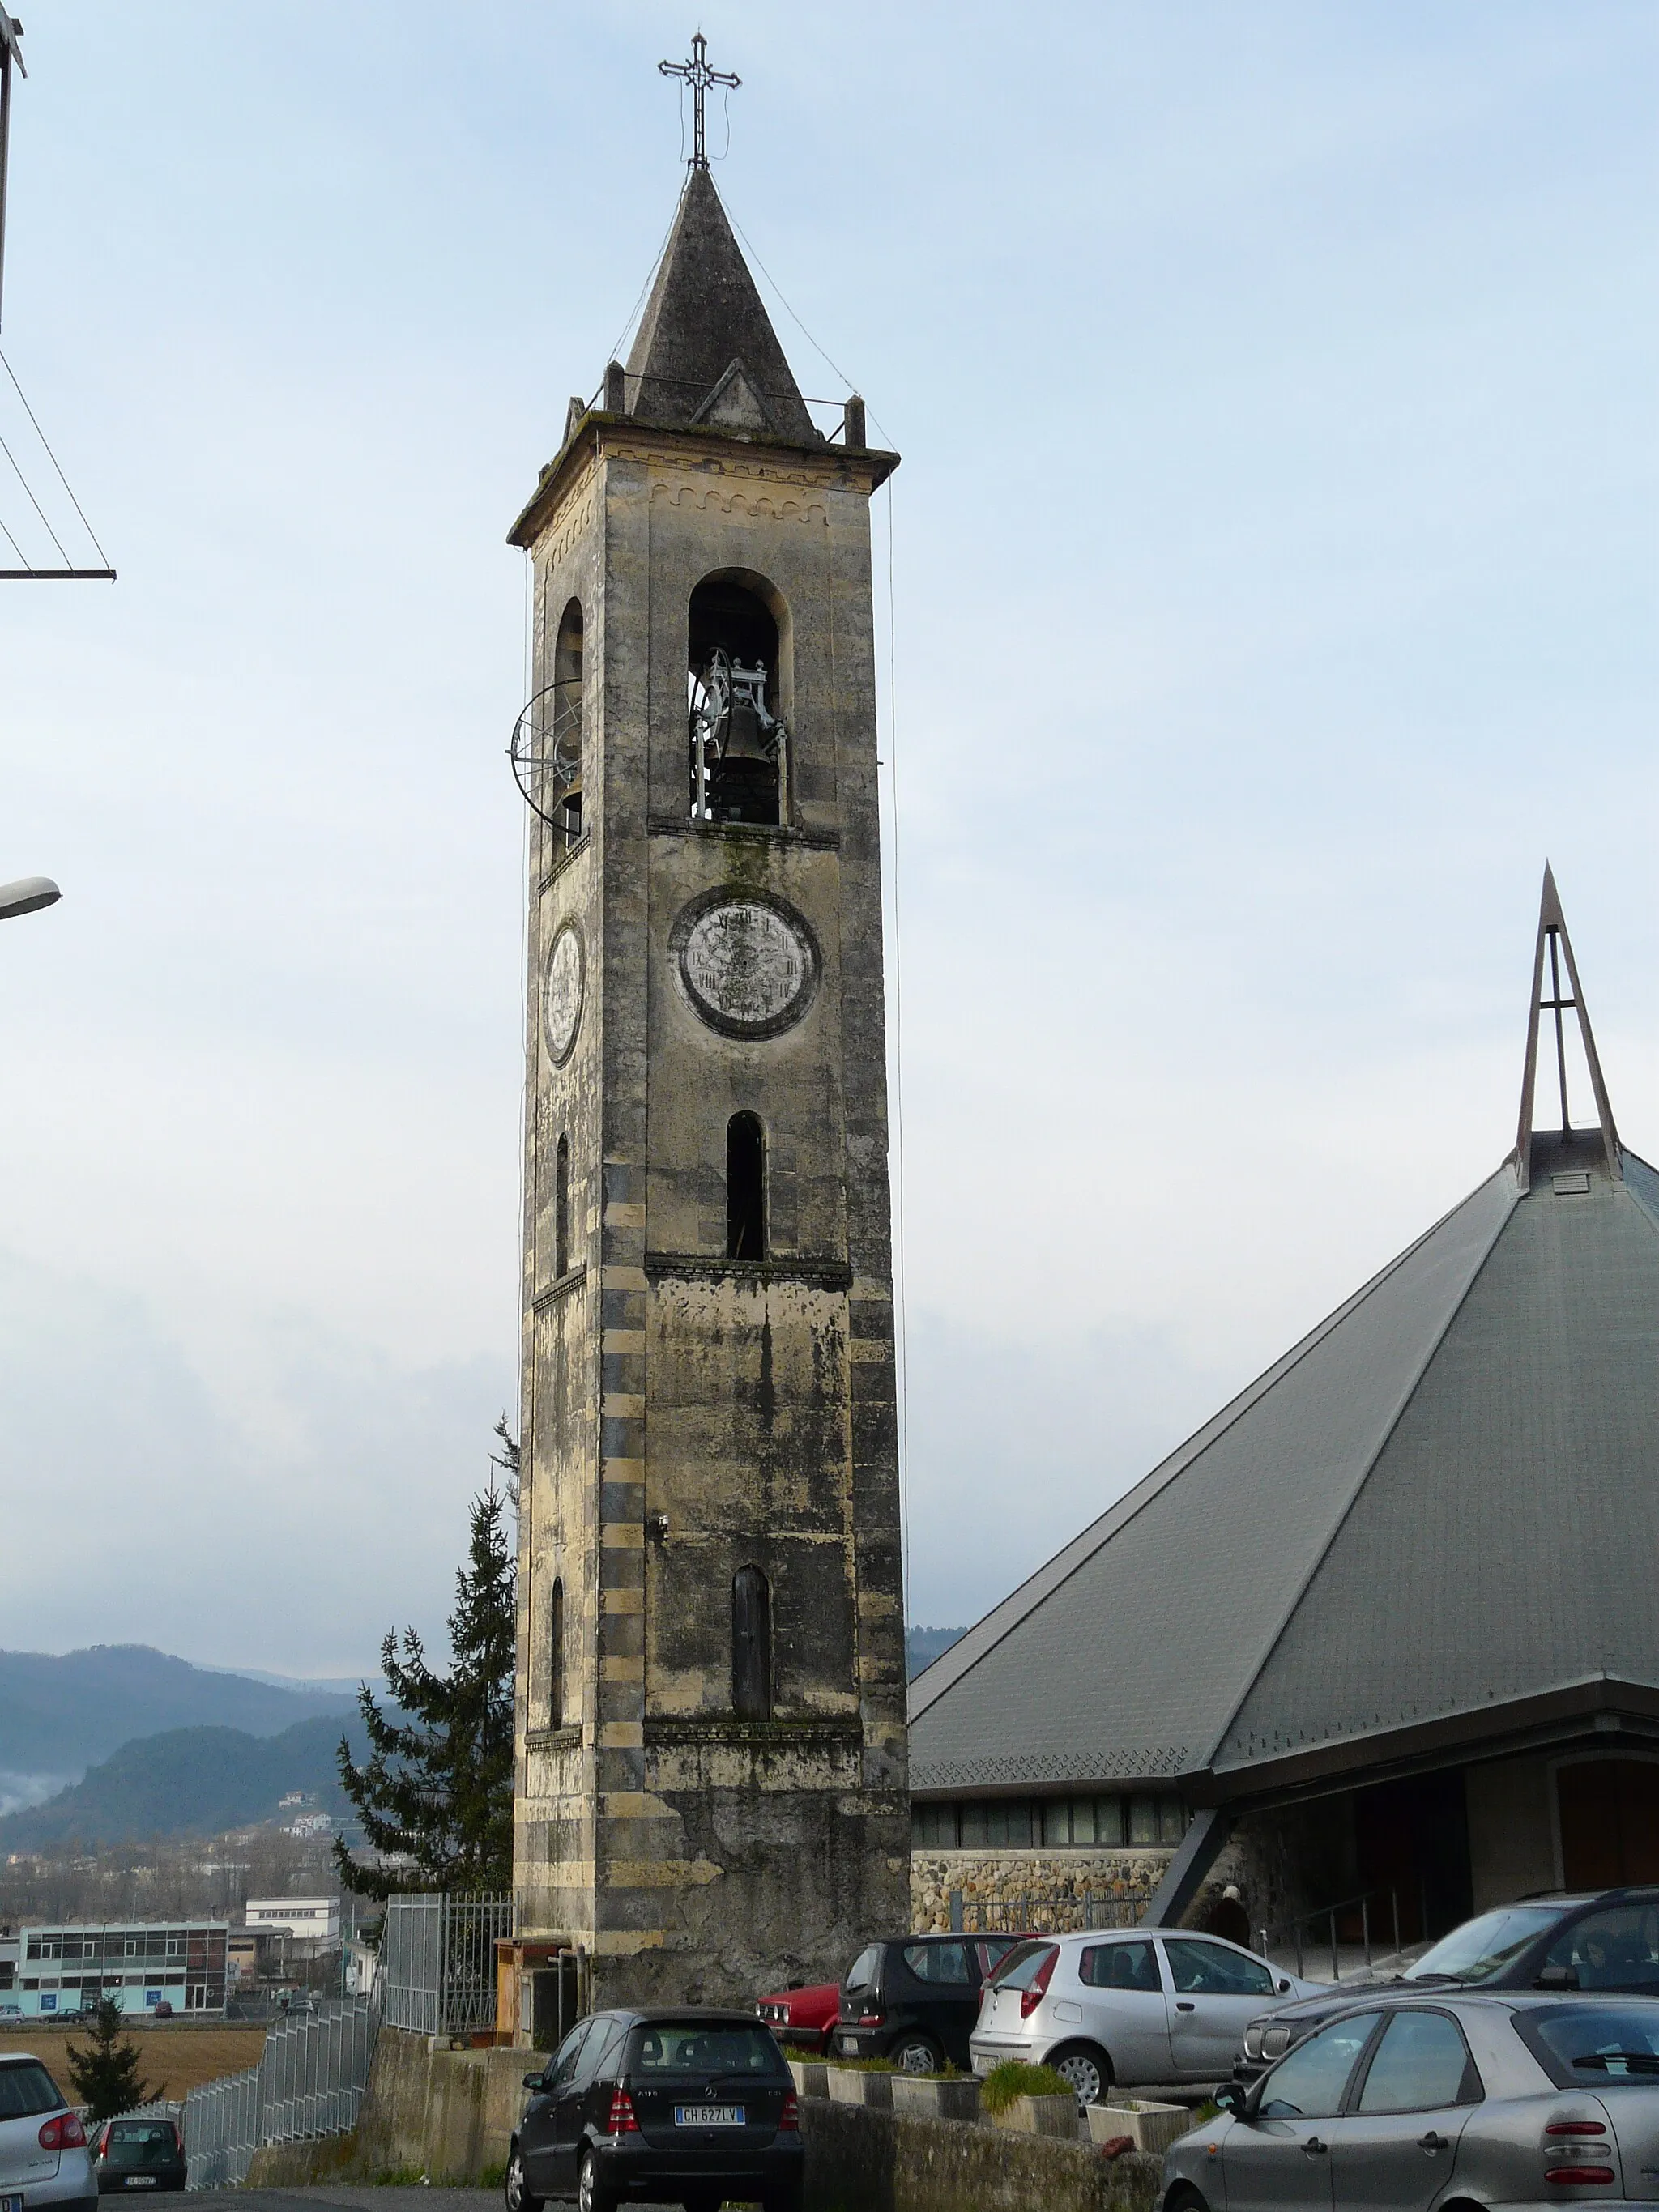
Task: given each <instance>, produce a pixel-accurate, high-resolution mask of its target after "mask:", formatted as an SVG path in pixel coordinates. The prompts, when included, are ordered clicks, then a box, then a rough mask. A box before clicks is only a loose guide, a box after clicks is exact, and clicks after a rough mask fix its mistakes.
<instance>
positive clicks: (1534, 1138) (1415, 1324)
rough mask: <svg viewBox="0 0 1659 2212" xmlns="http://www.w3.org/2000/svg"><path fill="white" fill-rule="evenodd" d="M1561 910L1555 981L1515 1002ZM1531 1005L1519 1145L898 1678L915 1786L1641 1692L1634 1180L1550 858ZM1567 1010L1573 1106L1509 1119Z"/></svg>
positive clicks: (1644, 1461)
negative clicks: (1586, 1087)
mask: <svg viewBox="0 0 1659 2212" xmlns="http://www.w3.org/2000/svg"><path fill="white" fill-rule="evenodd" d="M1557 936H1559V945H1560V949H1561V950H1562V951H1565V956H1566V958H1567V962H1568V967H1569V976H1570V981H1571V991H1572V996H1571V997H1566V996H1565V995H1564V993H1563V987H1562V984H1561V982H1560V981H1556V982H1555V985H1554V995H1553V998H1547V999H1544V1000H1542V1003H1541V1000H1540V982H1541V975H1542V959H1543V954H1544V950H1545V945H1546V939H1547V938H1549V939H1553V938H1554V937H1557ZM1549 949H1550V952H1551V957H1552V963H1553V962H1554V956H1555V952H1556V945H1555V943H1554V942H1553V941H1552V942H1551V944H1550V948H1549ZM1552 972H1554V970H1553V971H1552ZM1533 1001H1534V1003H1533V1014H1532V1022H1531V1025H1530V1029H1529V1036H1528V1075H1527V1085H1526V1098H1525V1101H1524V1103H1523V1109H1522V1128H1521V1132H1520V1135H1519V1139H1518V1142H1517V1149H1516V1153H1515V1154H1513V1155H1511V1157H1510V1159H1509V1160H1507V1161H1505V1163H1504V1165H1503V1166H1502V1167H1501V1168H1499V1169H1498V1171H1497V1173H1496V1174H1494V1175H1492V1176H1490V1177H1488V1179H1487V1180H1486V1182H1484V1183H1482V1184H1481V1185H1480V1188H1478V1189H1476V1190H1475V1191H1474V1192H1473V1193H1472V1194H1470V1195H1469V1197H1468V1198H1467V1199H1465V1200H1464V1201H1463V1202H1462V1205H1461V1206H1457V1207H1456V1208H1455V1209H1454V1211H1453V1212H1450V1213H1449V1214H1448V1215H1447V1216H1446V1217H1445V1218H1444V1219H1443V1220H1442V1221H1440V1222H1438V1223H1437V1225H1435V1227H1434V1228H1432V1229H1431V1230H1430V1231H1429V1232H1428V1234H1427V1235H1426V1236H1425V1237H1422V1238H1421V1239H1420V1240H1419V1242H1418V1243H1416V1244H1414V1245H1413V1246H1412V1247H1411V1248H1410V1249H1408V1250H1407V1251H1406V1252H1405V1253H1403V1254H1401V1256H1400V1257H1399V1258H1398V1259H1397V1260H1395V1261H1394V1262H1393V1263H1392V1265H1391V1266H1389V1267H1385V1268H1384V1269H1383V1272H1382V1273H1380V1274H1379V1275H1377V1276H1376V1278H1375V1279H1373V1280H1372V1281H1371V1282H1370V1283H1368V1284H1367V1285H1365V1286H1364V1289H1363V1290H1361V1291H1359V1292H1358V1294H1357V1295H1356V1296H1355V1297H1352V1298H1351V1299H1350V1300H1349V1301H1348V1303H1347V1304H1346V1305H1345V1306H1343V1307H1341V1308H1340V1310H1338V1311H1337V1312H1336V1313H1334V1315H1332V1316H1331V1317H1330V1318H1329V1319H1328V1321H1326V1322H1324V1323H1323V1324H1322V1326H1321V1327H1320V1328H1316V1329H1315V1330H1314V1331H1313V1333H1312V1334H1310V1336H1308V1337H1306V1338H1304V1340H1303V1341H1302V1342H1301V1343H1300V1344H1299V1345H1297V1346H1296V1347H1295V1349H1294V1350H1293V1351H1291V1352H1289V1353H1287V1354H1286V1356H1285V1358H1283V1359H1281V1360H1280V1361H1279V1363H1278V1364H1276V1365H1275V1366H1274V1367H1273V1368H1271V1369H1270V1370H1268V1372H1267V1374H1266V1375H1264V1376H1262V1377H1261V1379H1260V1380H1259V1381H1258V1382H1256V1383H1254V1384H1252V1385H1251V1387H1250V1388H1249V1389H1248V1390H1246V1391H1244V1392H1243V1393H1242V1394H1241V1395H1240V1396H1239V1397H1237V1398H1236V1399H1235V1400H1234V1401H1232V1403H1231V1405H1230V1406H1228V1407H1225V1408H1224V1409H1223V1411H1222V1412H1221V1413H1218V1415H1217V1416H1216V1417H1215V1419H1213V1420H1212V1421H1211V1422H1209V1423H1208V1424H1207V1425H1206V1427H1204V1428H1203V1429H1201V1430H1200V1431H1199V1432H1198V1434H1197V1435H1196V1436H1195V1437H1193V1438H1191V1439H1190V1440H1189V1442H1188V1443H1186V1444H1184V1445H1183V1446H1182V1448H1181V1449H1180V1450H1178V1451H1176V1452H1175V1453H1173V1454H1172V1455H1170V1458H1169V1459H1167V1460H1166V1461H1164V1463H1163V1464H1162V1465H1161V1466H1160V1467H1158V1468H1154V1470H1153V1471H1152V1474H1150V1475H1148V1476H1147V1477H1146V1480H1144V1481H1143V1482H1142V1483H1140V1484H1139V1486H1138V1487H1137V1488H1136V1489H1134V1490H1133V1491H1131V1492H1129V1494H1128V1495H1127V1497H1126V1498H1122V1499H1121V1500H1120V1501H1119V1503H1118V1504H1115V1506H1113V1507H1112V1508H1111V1510H1109V1512H1107V1513H1105V1514H1103V1516H1101V1518H1100V1519H1099V1520H1098V1521H1097V1522H1095V1523H1094V1525H1093V1526H1092V1527H1091V1528H1088V1529H1085V1531H1084V1533H1083V1534H1081V1535H1080V1536H1079V1537H1078V1538H1077V1539H1076V1540H1075V1541H1073V1543H1072V1544H1070V1545H1069V1546H1067V1547H1066V1550H1064V1551H1063V1552H1061V1553H1060V1554H1059V1555H1058V1556H1057V1557H1056V1558H1055V1559H1053V1560H1051V1561H1050V1562H1049V1564H1048V1565H1047V1566H1046V1567H1044V1568H1043V1569H1042V1570H1041V1571H1040V1572H1039V1573H1037V1574H1036V1575H1035V1576H1033V1577H1031V1579H1030V1581H1029V1582H1028V1583H1025V1584H1024V1587H1023V1588H1022V1589H1018V1590H1017V1591H1015V1592H1014V1594H1013V1595H1012V1596H1011V1597H1010V1598H1008V1599H1007V1600H1006V1601H1005V1602H1004V1603H1003V1604H1002V1605H1001V1606H1000V1607H998V1608H997V1609H996V1611H994V1613H991V1614H989V1615H988V1616H987V1618H986V1620H982V1621H981V1623H980V1624H979V1625H978V1626H977V1627H975V1628H974V1629H972V1630H970V1631H969V1634H968V1635H967V1636H966V1637H964V1638H963V1640H962V1641H961V1642H960V1643H959V1644H957V1645H955V1646H954V1647H953V1648H952V1649H951V1650H950V1651H948V1652H946V1653H945V1656H944V1657H943V1658H941V1659H940V1660H939V1661H937V1662H935V1663H934V1665H933V1666H932V1667H931V1668H928V1669H927V1672H926V1673H925V1674H922V1675H921V1676H920V1677H919V1678H918V1679H917V1680H916V1681H915V1683H914V1684H913V1685H912V1687H911V1725H910V1773H911V1784H912V1787H913V1788H914V1789H915V1790H921V1791H927V1790H935V1791H938V1790H962V1789H968V1790H974V1789H981V1790H982V1789H986V1788H996V1787H1002V1788H1012V1787H1017V1786H1022V1785H1023V1786H1028V1787H1029V1786H1032V1785H1043V1784H1048V1785H1064V1784H1089V1783H1093V1782H1109V1781H1115V1780H1120V1779H1121V1780H1134V1779H1147V1780H1150V1779H1154V1778H1165V1777H1167V1778H1174V1777H1176V1776H1179V1775H1195V1774H1198V1773H1200V1772H1201V1771H1205V1770H1209V1771H1212V1772H1213V1773H1214V1774H1215V1775H1216V1776H1217V1778H1218V1780H1219V1779H1220V1778H1223V1777H1226V1778H1229V1781H1230V1784H1231V1786H1239V1785H1242V1784H1243V1782H1244V1779H1245V1776H1246V1774H1247V1773H1249V1774H1252V1775H1254V1774H1255V1773H1257V1772H1258V1771H1260V1770H1261V1767H1262V1766H1263V1765H1266V1764H1268V1763H1272V1762H1276V1761H1279V1760H1283V1759H1290V1758H1293V1757H1305V1756H1307V1755H1308V1754H1310V1753H1316V1752H1318V1751H1320V1750H1322V1749H1323V1750H1325V1751H1327V1752H1328V1751H1329V1750H1330V1748H1331V1747H1334V1746H1341V1745H1348V1746H1351V1747H1352V1746H1355V1745H1356V1744H1357V1741H1358V1740H1359V1739H1367V1738H1374V1737H1376V1736H1377V1735H1382V1734H1388V1733H1391V1732H1394V1731H1397V1730H1401V1729H1413V1728H1422V1727H1424V1726H1425V1725H1429V1724H1433V1723H1448V1722H1450V1721H1452V1720H1453V1719H1455V1717H1459V1716H1462V1717H1466V1718H1468V1717H1479V1716H1482V1715H1485V1716H1487V1717H1490V1716H1491V1714H1492V1709H1493V1708H1494V1707H1495V1706H1498V1705H1514V1704H1515V1703H1516V1702H1518V1701H1521V1700H1523V1699H1540V1698H1544V1697H1547V1696H1548V1695H1550V1694H1552V1693H1568V1692H1571V1691H1572V1690H1573V1689H1574V1686H1580V1685H1583V1684H1587V1683H1593V1682H1595V1681H1596V1680H1600V1679H1602V1678H1611V1679H1613V1680H1618V1681H1620V1682H1629V1683H1634V1684H1642V1685H1648V1686H1652V1687H1653V1688H1654V1690H1655V1691H1656V1692H1659V1586H1656V1583H1655V1579H1654V1577H1652V1576H1651V1575H1650V1573H1649V1572H1647V1571H1646V1569H1645V1565H1644V1569H1643V1571H1639V1572H1632V1571H1631V1569H1630V1563H1631V1561H1632V1559H1634V1560H1640V1561H1643V1562H1644V1563H1645V1562H1650V1561H1651V1560H1652V1559H1653V1558H1654V1557H1655V1556H1656V1554H1659V1176H1656V1175H1655V1174H1654V1172H1653V1170H1651V1169H1650V1168H1649V1167H1648V1166H1647V1165H1646V1164H1644V1163H1643V1162H1641V1161H1638V1159H1636V1158H1634V1156H1633V1155H1632V1154H1630V1153H1628V1152H1625V1151H1624V1149H1623V1148H1622V1146H1620V1144H1619V1142H1618V1137H1617V1133H1616V1131H1615V1130H1614V1129H1613V1120H1612V1115H1611V1112H1610V1110H1609V1109H1608V1108H1607V1103H1606V1094H1605V1087H1604V1085H1603V1084H1602V1082H1601V1070H1600V1066H1599V1063H1598V1062H1597V1061H1596V1060H1595V1046H1594V1040H1593V1038H1592V1037H1591V1036H1590V1035H1589V1024H1588V1020H1587V1019H1586V1018H1584V1017H1583V1006H1582V1001H1583V994H1582V992H1581V991H1579V989H1578V987H1577V970H1576V968H1574V967H1573V964H1572V961H1571V946H1570V945H1568V943H1567V940H1566V937H1565V925H1564V924H1563V923H1562V921H1561V920H1560V915H1559V902H1557V901H1556V899H1555V892H1554V884H1553V881H1551V880H1550V879H1549V878H1546V889H1545V907H1544V915H1543V918H1542V919H1541V924H1540V933H1539V963H1538V965H1537V969H1536V971H1535V974H1534V993H1533ZM1564 1008H1565V1009H1571V1010H1573V1011H1576V1012H1578V1013H1579V1016H1580V1023H1581V1028H1582V1030H1583V1039H1584V1043H1585V1048H1586V1056H1587V1058H1588V1060H1589V1066H1590V1069H1591V1073H1592V1083H1593V1088H1594V1090H1595V1093H1596V1103H1597V1109H1598V1113H1599V1117H1600V1120H1599V1126H1598V1127H1596V1128H1595V1129H1594V1130H1589V1131H1583V1130H1575V1131H1571V1132H1570V1133H1568V1134H1566V1135H1565V1136H1564V1135H1534V1133H1533V1130H1532V1126H1531V1109H1530V1102H1531V1094H1532V1089H1533V1077H1534V1068H1535V1065H1536V1060H1537V1051H1536V1047H1537V1025H1538V1018H1539V1014H1540V1012H1541V1011H1542V1012H1546V1013H1551V1012H1553V1016H1554V1019H1555V1022H1556V1023H1557V1024H1559V1023H1560V1020H1561V1014H1562V1011H1563V1009H1564ZM1565 1119H1566V1115H1565V1112H1564V1115H1563V1120H1564V1121H1565ZM1523 1161H1524V1162H1525V1169H1524V1171H1523V1170H1522V1162H1523Z"/></svg>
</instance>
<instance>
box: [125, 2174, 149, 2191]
mask: <svg viewBox="0 0 1659 2212" xmlns="http://www.w3.org/2000/svg"><path fill="white" fill-rule="evenodd" d="M126 2186H127V2187H128V2188H129V2189H154V2188H155V2175H154V2174H153V2173H130V2174H128V2176H127V2179H126Z"/></svg>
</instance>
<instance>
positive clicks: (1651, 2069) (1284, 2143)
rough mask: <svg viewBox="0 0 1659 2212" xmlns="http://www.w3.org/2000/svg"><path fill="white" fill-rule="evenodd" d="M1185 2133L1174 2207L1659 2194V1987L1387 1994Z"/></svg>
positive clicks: (1238, 2209) (1634, 2198)
mask: <svg viewBox="0 0 1659 2212" xmlns="http://www.w3.org/2000/svg"><path fill="white" fill-rule="evenodd" d="M1218 2100H1219V2101H1220V2103H1221V2104H1222V2106H1223V2108H1224V2109H1223V2111H1222V2112H1221V2113H1220V2114H1219V2115H1218V2117H1217V2118H1215V2119H1213V2120H1210V2121H1207V2122H1206V2123H1205V2124H1203V2125H1202V2126H1200V2127H1198V2128H1195V2129H1194V2130H1192V2132H1191V2133H1190V2134H1188V2135H1185V2136H1182V2138H1181V2140H1180V2141H1179V2142H1176V2143H1175V2144H1174V2145H1172V2146H1171V2148H1170V2150H1169V2151H1168V2152H1167V2153H1166V2154H1165V2156H1164V2196H1163V2207H1164V2212H1285V2208H1287V2207H1300V2208H1304V2212H1431V2208H1439V2207H1441V2206H1443V2205H1450V2204H1452V2203H1456V2204H1457V2205H1458V2206H1459V2207H1460V2208H1462V2207H1464V2206H1468V2207H1470V2208H1472V2212H1473V2208H1478V2207H1481V2206H1497V2205H1528V2206H1542V2205H1545V2204H1559V2203H1562V2202H1563V2201H1564V2200H1565V2201H1566V2202H1568V2203H1577V2202H1583V2200H1585V2199H1589V2200H1592V2201H1595V2202H1599V2203H1614V2204H1623V2203H1647V2204H1650V2205H1651V2204H1652V2203H1654V2201H1655V2200H1656V2199H1659V1999H1654V1998H1651V1997H1611V1996H1608V1997H1589V1998H1584V1997H1569V1998H1566V1999H1565V2000H1564V1999H1562V1998H1560V1997H1559V1996H1534V1995H1531V1994H1530V1993H1522V1992H1520V1991H1516V1992H1513V1993H1510V1994H1506V1995H1504V1996H1446V1995H1443V1994H1440V1993H1437V1994H1436V1995H1435V1996H1425V1995H1424V1994H1423V1993H1421V1992H1419V1991H1413V1992H1412V1993H1411V1994H1410V1995H1409V1996H1407V1995H1403V1994H1402V1995H1400V1996H1384V1995H1381V1994H1373V1995H1369V1996H1366V1997H1365V1998H1364V2000H1363V2002H1358V2003H1357V2004H1356V2005H1355V2006H1354V2007H1353V2008H1352V2009H1351V2010H1349V2011H1347V2012H1345V2013H1343V2014H1341V2015H1340V2016H1339V2017H1338V2018H1337V2019H1335V2020H1333V2021H1328V2023H1327V2024H1326V2025H1325V2026H1324V2027H1322V2028H1320V2029H1319V2031H1318V2032H1317V2033H1316V2034H1314V2035H1310V2037H1309V2038H1308V2039H1307V2040H1306V2041H1305V2042H1304V2043H1299V2044H1297V2046H1296V2048H1295V2049H1294V2050H1293V2051H1291V2052H1289V2053H1288V2054H1287V2056H1286V2057H1283V2058H1281V2059H1280V2060H1279V2063H1278V2064H1277V2065H1276V2066H1274V2067H1273V2068H1272V2069H1270V2071H1268V2072H1267V2073H1266V2074H1264V2075H1262V2077H1261V2080H1260V2081H1258V2082H1256V2083H1255V2086H1254V2087H1252V2088H1250V2089H1249V2090H1245V2089H1243V2088H1241V2087H1238V2086H1237V2084H1236V2083H1231V2082H1230V2083H1228V2084H1226V2085H1225V2087H1223V2088H1222V2089H1221V2090H1220V2091H1219V2092H1218Z"/></svg>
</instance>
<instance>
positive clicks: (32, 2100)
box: [0, 2051, 98, 2212]
mask: <svg viewBox="0 0 1659 2212" xmlns="http://www.w3.org/2000/svg"><path fill="white" fill-rule="evenodd" d="M37 2205H39V2206H46V2205H50V2206H51V2207H52V2212H97V2206H98V2178H97V2176H96V2175H95V2174H94V2172H93V2170H92V2160H90V2158H88V2155H87V2131H86V2130H85V2129H84V2128H83V2127H82V2124H81V2123H80V2121H79V2120H78V2119H77V2118H76V2115H75V2114H74V2113H73V2112H71V2111H70V2108H69V2106H68V2105H67V2104H66V2103H65V2102H64V2098H63V2096H62V2094H61V2093H60V2092H59V2090H58V2084H57V2083H56V2082H55V2081H53V2080H52V2076H51V2075H50V2074H48V2073H47V2071H46V2068H45V2067H44V2066H43V2065H42V2064H41V2063H40V2060H39V2059H38V2058H36V2057H33V2055H32V2054H31V2053H30V2052H28V2051H0V2212H35V2208H36V2206H37Z"/></svg>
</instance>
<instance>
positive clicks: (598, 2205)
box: [576, 2150, 617, 2212]
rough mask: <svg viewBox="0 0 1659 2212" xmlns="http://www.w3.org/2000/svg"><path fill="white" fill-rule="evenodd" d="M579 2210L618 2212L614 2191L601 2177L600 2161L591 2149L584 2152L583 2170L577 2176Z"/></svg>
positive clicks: (587, 2211) (586, 2211)
mask: <svg viewBox="0 0 1659 2212" xmlns="http://www.w3.org/2000/svg"><path fill="white" fill-rule="evenodd" d="M576 2205H577V2212H617V2199H616V2196H615V2194H614V2192H613V2191H611V2190H609V2189H607V2188H606V2186H605V2184H604V2182H603V2181H601V2180H600V2179H599V2160H598V2159H596V2158H595V2157H594V2155H593V2154H592V2151H591V2150H585V2151H584V2152H583V2153H582V2165H581V2172H580V2173H579V2174H578V2175H577V2177H576Z"/></svg>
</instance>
